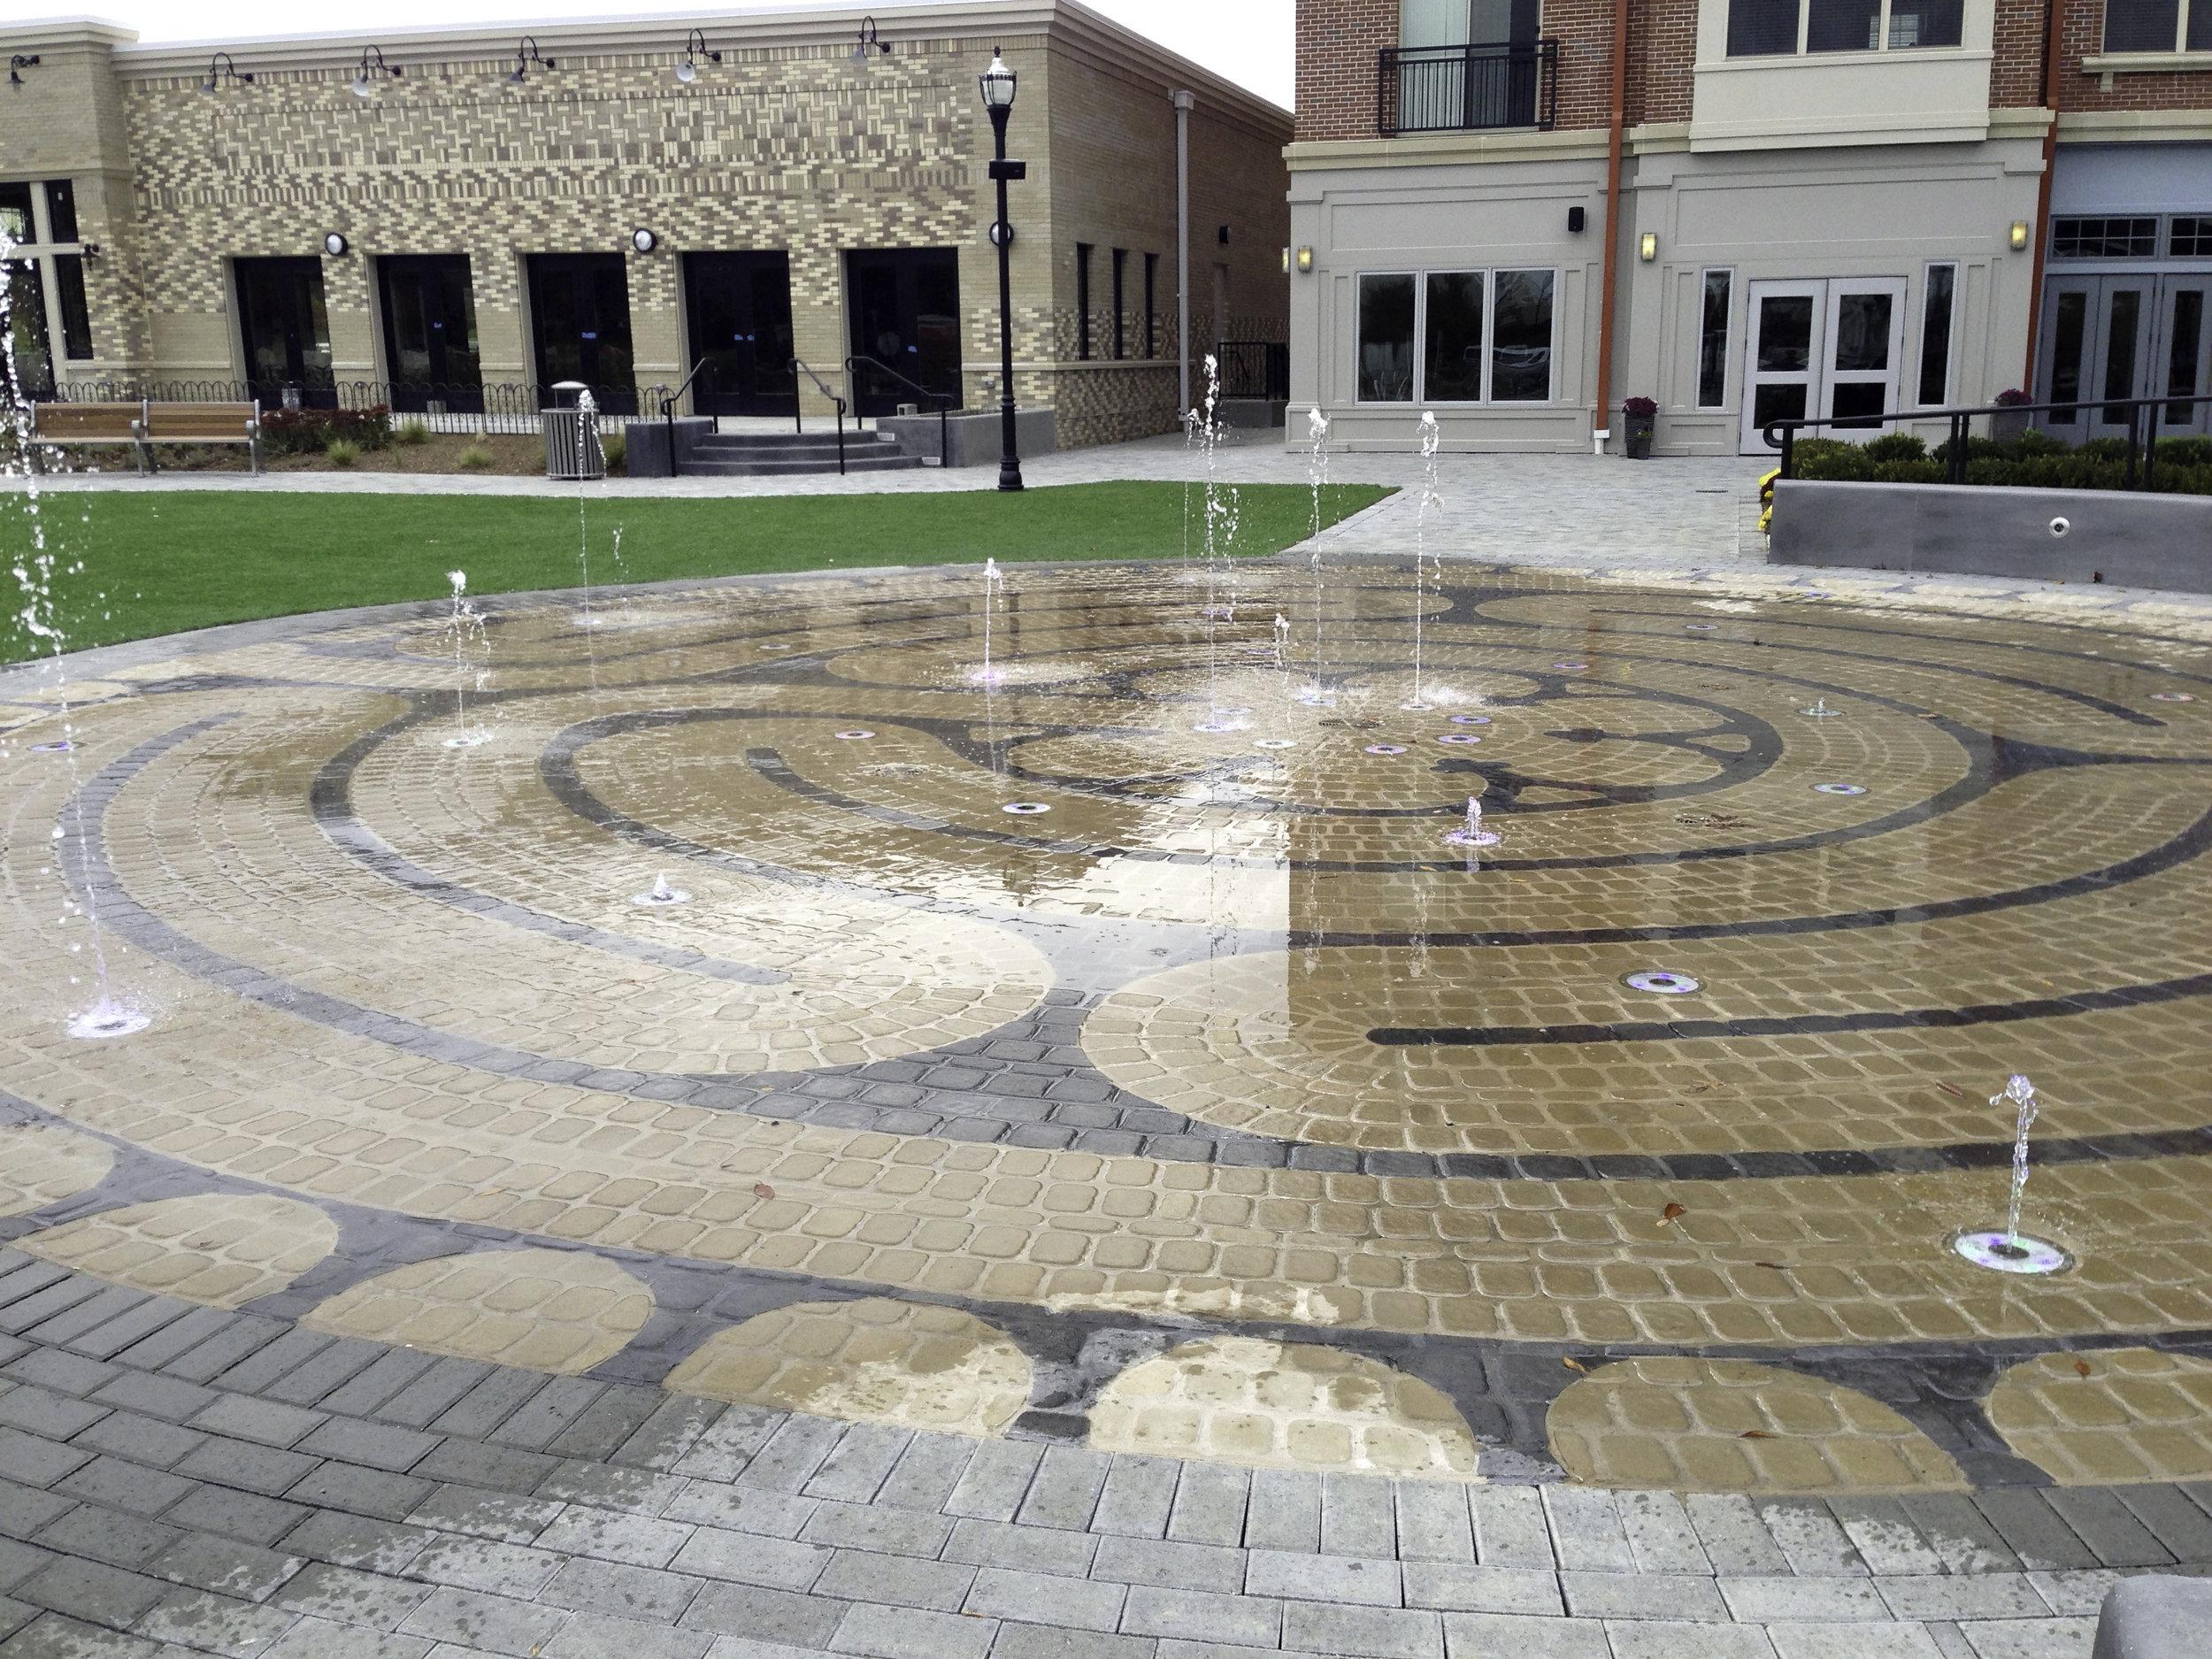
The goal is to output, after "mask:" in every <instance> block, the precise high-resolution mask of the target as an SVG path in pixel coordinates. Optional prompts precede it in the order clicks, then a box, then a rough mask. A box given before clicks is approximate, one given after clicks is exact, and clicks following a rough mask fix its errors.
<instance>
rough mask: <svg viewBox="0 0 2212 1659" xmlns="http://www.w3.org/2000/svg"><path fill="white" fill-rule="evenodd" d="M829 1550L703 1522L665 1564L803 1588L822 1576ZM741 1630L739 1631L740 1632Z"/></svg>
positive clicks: (767, 1585)
mask: <svg viewBox="0 0 2212 1659" xmlns="http://www.w3.org/2000/svg"><path fill="white" fill-rule="evenodd" d="M830 1556H831V1552H830V1551H828V1550H826V1549H824V1548H820V1547H819V1546H818V1545H814V1544H801V1543H796V1542H794V1541H792V1540H788V1539H782V1538H761V1537H757V1536H755V1535H753V1534H751V1533H747V1532H723V1531H721V1530H720V1529H719V1528H717V1527H710V1526H703V1527H701V1528H700V1529H699V1530H698V1531H697V1532H695V1533H694V1534H693V1535H692V1538H691V1541H690V1542H689V1543H687V1544H686V1545H685V1546H684V1547H683V1548H681V1549H680V1550H678V1551H677V1552H676V1555H675V1558H674V1559H673V1560H672V1561H671V1562H670V1563H668V1565H669V1567H670V1568H671V1569H672V1571H677V1572H688V1573H695V1574H697V1575H698V1576H699V1577H701V1578H727V1579H731V1580H733V1581H734V1582H736V1583H739V1584H754V1585H759V1586H763V1587H764V1588H766V1589H772V1590H803V1589H805V1588H806V1587H807V1586H810V1585H811V1584H812V1583H813V1582H814V1581H815V1580H816V1579H817V1578H820V1577H821V1576H822V1570H823V1569H824V1568H826V1567H827V1566H828V1565H829V1563H830ZM740 1633H741V1632H740Z"/></svg>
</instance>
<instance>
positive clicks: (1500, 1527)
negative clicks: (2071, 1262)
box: [1467, 1486, 1558, 1570]
mask: <svg viewBox="0 0 2212 1659" xmlns="http://www.w3.org/2000/svg"><path fill="white" fill-rule="evenodd" d="M1467 1507H1468V1510H1469V1512H1470V1513H1471V1515H1472V1516H1473V1517H1474V1525H1475V1559H1476V1560H1477V1561H1479V1562H1480V1563H1482V1564H1483V1565H1484V1566H1486V1567H1540V1568H1544V1569H1547V1570H1548V1569H1550V1568H1552V1567H1554V1566H1556V1565H1557V1564H1558V1563H1557V1558H1556V1557H1555V1556H1554V1555H1553V1554H1552V1548H1551V1529H1550V1527H1549V1525H1548V1524H1547V1523H1546V1521H1545V1519H1544V1501H1543V1498H1542V1497H1541V1495H1540V1494H1539V1493H1538V1492H1537V1490H1536V1489H1535V1488H1534V1487H1533V1486H1475V1487H1471V1488H1469V1490H1468V1493H1467Z"/></svg>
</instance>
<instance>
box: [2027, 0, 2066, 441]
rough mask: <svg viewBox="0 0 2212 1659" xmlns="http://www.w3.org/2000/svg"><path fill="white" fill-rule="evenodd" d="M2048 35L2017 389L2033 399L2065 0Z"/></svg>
mask: <svg viewBox="0 0 2212 1659" xmlns="http://www.w3.org/2000/svg"><path fill="white" fill-rule="evenodd" d="M2049 11H2050V19H2051V21H2050V32H2049V34H2048V35H2047V36H2046V37H2045V39H2044V42H2043V107H2044V108H2045V109H2047V110H2048V111H2050V112H2051V124H2050V126H2049V127H2046V128H2045V129H2044V132H2043V182H2042V183H2041V184H2040V185H2039V186H2038V187H2037V189H2036V198H2035V231H2034V235H2035V275H2034V278H2033V279H2032V280H2033V282H2034V286H2033V287H2032V288H2030V289H2029V290H2028V362H2027V366H2026V367H2025V368H2024V369H2023V370H2021V372H2020V389H2021V390H2023V391H2024V392H2025V393H2027V395H2028V396H2030V397H2031V398H2032V397H2033V396H2035V359H2036V331H2037V330H2038V329H2039V327H2041V326H2042V322H2043V256H2044V253H2045V251H2046V250H2047V249H2048V248H2049V247H2050V245H2051V237H2050V223H2051V174H2052V173H2054V172H2055V171H2056V168H2057V164H2058V63H2059V53H2060V51H2061V50H2062V42H2061V39H2060V31H2061V30H2062V28H2063V27H2064V25H2065V19H2066V0H2050V4H2049Z"/></svg>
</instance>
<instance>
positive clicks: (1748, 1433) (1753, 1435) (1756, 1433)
mask: <svg viewBox="0 0 2212 1659" xmlns="http://www.w3.org/2000/svg"><path fill="white" fill-rule="evenodd" d="M1743 1437H1744V1439H1746V1440H1773V1439H1774V1438H1775V1436H1773V1435H1771V1434H1770V1433H1768V1432H1766V1431H1765V1430H1764V1429H1746V1430H1745V1431H1744V1432H1743Z"/></svg>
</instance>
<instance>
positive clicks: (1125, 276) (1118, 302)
mask: <svg viewBox="0 0 2212 1659" xmlns="http://www.w3.org/2000/svg"><path fill="white" fill-rule="evenodd" d="M1128 281H1129V250H1128V249H1126V248H1117V249H1115V250H1114V361H1115V362H1117V363H1118V362H1120V361H1121V359H1122V358H1124V357H1127V356H1128V355H1129V334H1128V329H1129V324H1128V317H1129V301H1128V297H1127V296H1128V292H1129V288H1128Z"/></svg>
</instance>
